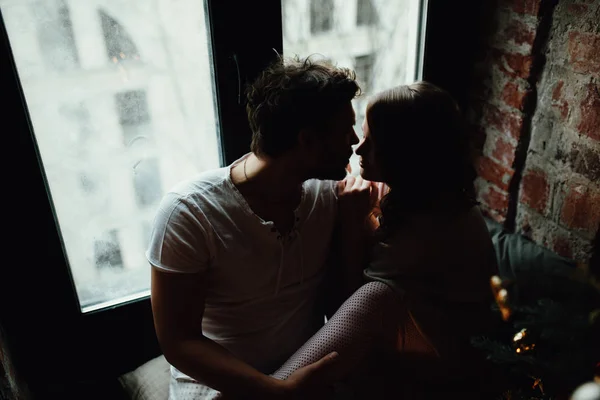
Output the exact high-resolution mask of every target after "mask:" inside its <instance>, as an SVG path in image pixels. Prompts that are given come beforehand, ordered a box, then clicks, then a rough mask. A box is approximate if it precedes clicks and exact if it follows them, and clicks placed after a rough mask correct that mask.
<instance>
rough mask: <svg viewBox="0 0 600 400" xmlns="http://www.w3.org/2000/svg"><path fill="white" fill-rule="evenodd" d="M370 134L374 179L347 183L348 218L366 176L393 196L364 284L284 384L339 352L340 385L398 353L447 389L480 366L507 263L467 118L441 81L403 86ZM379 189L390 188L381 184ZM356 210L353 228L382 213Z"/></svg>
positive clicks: (366, 128) (385, 102) (334, 375)
mask: <svg viewBox="0 0 600 400" xmlns="http://www.w3.org/2000/svg"><path fill="white" fill-rule="evenodd" d="M363 132H364V138H363V139H362V142H361V143H360V145H359V146H358V148H357V150H356V153H357V155H359V156H360V157H361V160H360V165H361V176H362V178H361V177H358V178H356V179H353V178H348V179H347V180H346V181H345V182H344V183H343V184H342V185H341V188H340V189H341V193H340V201H341V202H342V206H341V209H342V213H344V208H343V195H344V193H347V192H352V191H353V190H355V189H356V188H357V187H360V186H362V185H364V184H365V183H364V181H363V179H364V180H368V181H371V182H381V183H384V184H385V185H386V186H387V188H388V190H387V194H385V196H384V197H383V198H382V200H381V203H380V213H377V214H378V215H377V218H376V220H375V226H376V229H375V230H374V232H372V235H371V240H372V247H371V260H370V263H369V264H368V266H367V268H366V269H364V276H363V282H362V283H363V285H362V286H361V287H360V288H359V289H358V290H356V292H354V294H353V295H352V296H351V297H350V298H349V299H348V300H347V301H346V302H345V303H344V304H343V305H342V306H341V307H340V309H339V310H338V311H337V312H336V314H335V315H334V316H333V317H332V318H331V320H330V321H328V323H327V324H326V325H325V326H324V327H323V328H322V329H321V330H320V331H319V332H318V333H317V334H315V335H314V336H313V337H312V338H311V339H310V340H309V341H308V342H307V343H306V344H305V345H304V346H303V347H302V348H301V349H299V350H298V351H297V352H296V353H295V354H294V356H292V357H291V358H290V359H289V360H288V362H286V364H285V365H284V366H283V367H282V368H281V369H280V370H278V371H277V372H276V373H275V374H274V376H275V377H277V378H280V379H285V378H287V377H288V376H289V375H290V374H291V373H292V372H293V371H295V370H296V369H298V368H300V367H302V366H305V365H308V364H310V363H311V362H314V361H316V360H319V359H320V358H321V357H323V356H325V355H326V354H328V353H330V352H331V351H336V352H337V353H338V354H339V355H338V360H337V361H336V362H335V363H334V364H332V367H331V371H329V372H328V373H329V374H330V375H329V378H330V379H340V378H342V377H345V376H347V375H348V374H349V373H351V372H355V371H356V370H357V368H358V367H359V366H360V365H362V364H364V363H363V361H364V360H365V357H366V356H368V355H370V354H373V350H377V349H383V350H385V351H386V353H387V354H395V355H396V356H397V357H395V358H396V361H397V363H396V365H400V364H401V363H402V360H409V359H410V360H412V361H411V362H410V365H411V366H412V367H413V369H414V367H415V366H416V365H417V364H415V362H419V363H420V364H421V365H423V366H424V368H426V371H427V372H426V373H427V374H428V375H429V376H430V377H431V378H433V377H434V376H435V379H436V380H438V379H440V378H442V377H449V376H450V375H452V376H453V377H454V376H456V375H463V376H467V375H469V374H471V373H472V372H473V371H474V370H476V369H477V367H476V363H475V362H474V361H473V360H474V359H473V351H472V347H471V345H470V342H469V340H470V337H472V336H474V335H476V334H478V332H480V331H482V330H484V329H485V328H486V325H487V324H486V321H487V318H488V316H489V315H490V312H489V307H490V304H491V302H492V301H493V300H492V298H491V291H490V287H489V280H490V277H491V276H492V275H494V274H496V271H497V266H496V261H495V255H494V250H493V247H492V243H491V239H490V237H489V233H488V231H487V228H486V225H485V222H484V220H483V218H482V215H481V214H480V211H479V209H478V207H477V202H476V201H475V195H474V188H473V181H474V179H475V177H476V174H475V171H474V168H473V166H472V163H471V159H470V155H469V146H468V138H467V136H466V132H465V129H464V127H463V123H462V119H461V114H460V111H459V109H458V107H457V105H456V103H455V102H454V100H453V99H452V97H451V96H450V95H449V94H448V93H446V92H445V91H443V90H441V89H439V88H438V87H436V86H434V85H432V84H430V83H427V82H417V83H414V84H411V85H407V86H398V87H395V88H392V89H389V90H386V91H384V92H382V93H379V94H377V95H375V96H374V97H373V98H371V99H370V101H369V103H368V106H367V110H366V117H365V121H364V123H363ZM376 188H379V189H381V185H375V184H372V190H375V189H376ZM345 212H346V214H344V215H342V218H345V219H346V223H347V224H351V223H352V222H353V221H354V222H356V221H360V223H361V224H362V221H364V220H365V218H368V217H369V216H370V215H372V213H371V214H370V215H366V214H367V212H366V210H364V211H362V212H357V210H351V211H348V210H345ZM348 221H350V222H348ZM355 230H356V229H355ZM345 231H346V232H350V231H351V230H350V229H349V228H348V227H346V229H345ZM352 236H355V237H354V238H353V239H352V240H354V241H356V240H363V243H364V238H359V237H358V236H357V235H352ZM345 248H346V249H348V250H350V249H359V248H360V245H359V244H358V243H345ZM363 268H364V265H363V266H361V267H360V270H361V272H362V269H363ZM349 272H350V274H352V273H353V271H349ZM346 281H350V282H351V281H352V276H351V277H350V279H349V280H346ZM365 282H366V283H365ZM359 285H360V283H359ZM356 287H357V286H355V288H356ZM423 371H425V370H423ZM434 371H437V373H435V372H434ZM449 371H452V373H449ZM455 372H458V374H456V373H455ZM355 375H357V374H355Z"/></svg>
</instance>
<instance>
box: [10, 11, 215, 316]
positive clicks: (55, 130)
mask: <svg viewBox="0 0 600 400" xmlns="http://www.w3.org/2000/svg"><path fill="white" fill-rule="evenodd" d="M4 3H6V5H3V6H2V16H3V18H4V20H5V23H6V26H7V31H8V35H9V40H10V43H11V47H12V49H13V55H14V59H15V64H16V67H17V72H18V74H19V76H20V79H21V84H22V87H23V92H24V94H25V101H26V103H27V106H28V108H29V114H30V118H31V122H32V125H33V133H34V135H35V139H36V141H37V143H38V146H39V151H40V156H41V162H42V165H43V168H44V170H45V172H46V176H47V180H48V190H49V192H50V194H51V196H52V200H53V206H54V209H55V212H56V218H57V221H58V224H59V226H60V233H61V238H62V241H63V243H64V247H65V252H66V255H67V257H68V262H69V266H70V268H71V272H72V275H73V279H74V282H75V287H76V289H77V294H78V296H79V303H80V305H81V307H82V309H83V310H84V311H89V310H93V309H98V308H99V307H102V302H109V301H110V302H114V301H118V297H119V296H130V295H139V296H144V295H147V291H148V288H149V278H150V269H149V267H148V264H147V261H146V260H145V256H144V252H145V249H144V247H143V244H145V243H147V241H146V240H144V239H145V236H142V235H145V232H142V230H141V229H139V227H140V226H141V225H142V224H143V223H149V222H150V221H151V220H152V218H153V216H154V213H155V209H156V206H157V205H158V202H159V201H160V199H161V197H162V195H163V194H164V190H165V189H166V188H168V187H170V186H172V185H174V184H175V183H176V182H178V181H180V180H182V179H184V178H186V177H190V176H192V175H194V174H196V173H198V172H201V171H204V170H206V169H210V168H216V167H218V166H219V165H220V164H219V163H220V161H219V160H220V153H221V150H220V148H219V144H218V136H217V130H216V127H217V125H216V123H215V109H214V104H215V98H214V95H213V86H212V85H211V84H210V82H211V73H212V72H211V59H210V57H209V50H208V36H207V30H206V27H205V16H204V8H203V6H202V4H200V5H198V4H197V3H198V2H196V1H194V0H184V1H180V2H177V5H175V3H167V4H165V5H160V6H159V4H158V3H151V4H150V3H147V2H145V1H144V0H130V1H117V2H113V1H94V2H86V1H81V2H80V1H66V0H37V1H34V2H31V1H28V2H23V3H21V2H14V1H5V2H3V3H0V4H4ZM99 6H101V8H98V7H99ZM161 15H162V16H164V18H159V16H161ZM173 21H177V22H176V23H173ZM190 38H193V40H190ZM76 44H77V46H76ZM130 61H131V62H130ZM40 67H42V68H40ZM47 69H51V70H52V71H53V74H52V75H48V74H46V73H45V71H46V70H47ZM107 232H108V233H107ZM99 293H103V295H102V296H100V295H98V294H99Z"/></svg>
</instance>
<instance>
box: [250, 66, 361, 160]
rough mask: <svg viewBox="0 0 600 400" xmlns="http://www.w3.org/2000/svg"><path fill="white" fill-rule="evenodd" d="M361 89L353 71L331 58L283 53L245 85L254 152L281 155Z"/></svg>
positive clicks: (318, 126)
mask: <svg viewBox="0 0 600 400" xmlns="http://www.w3.org/2000/svg"><path fill="white" fill-rule="evenodd" d="M359 94H360V87H359V86H358V83H357V82H356V76H355V74H354V72H352V71H351V70H349V69H346V68H338V67H335V66H333V65H331V64H329V63H328V62H327V61H312V60H311V59H310V58H306V59H303V60H301V59H299V58H297V57H296V58H291V59H283V58H280V59H278V60H277V61H275V62H274V63H273V64H272V65H270V66H269V67H268V68H267V69H265V70H264V71H263V72H262V73H261V75H260V76H259V77H258V78H257V79H256V80H255V81H254V82H253V83H252V84H251V85H249V86H248V87H247V89H246V100H247V103H246V112H247V114H248V122H249V123H250V128H251V129H252V133H253V135H252V146H251V149H252V152H254V153H255V154H257V155H259V156H260V155H266V156H270V157H277V156H279V155H281V154H283V153H285V152H286V151H288V150H289V149H291V148H293V147H294V146H295V145H296V143H297V142H298V132H299V131H300V130H301V129H304V128H315V129H319V128H320V127H322V126H323V125H324V123H325V122H326V121H327V120H328V119H329V118H330V116H331V115H332V114H334V113H335V112H337V111H338V110H339V109H340V108H341V107H342V106H344V105H345V104H347V103H348V102H349V101H351V100H352V99H353V98H354V97H355V96H357V95H359Z"/></svg>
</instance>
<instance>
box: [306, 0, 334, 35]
mask: <svg viewBox="0 0 600 400" xmlns="http://www.w3.org/2000/svg"><path fill="white" fill-rule="evenodd" d="M332 27H333V0H311V2H310V32H311V33H312V34H317V33H321V32H327V31H330V30H331V29H332Z"/></svg>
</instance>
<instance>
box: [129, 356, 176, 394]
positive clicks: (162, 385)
mask: <svg viewBox="0 0 600 400" xmlns="http://www.w3.org/2000/svg"><path fill="white" fill-rule="evenodd" d="M170 368H171V365H170V364H169V363H168V362H167V360H166V359H165V357H164V356H163V355H161V356H158V357H156V358H154V359H152V360H150V361H148V362H147V363H145V364H143V365H142V366H140V367H138V368H136V369H135V370H133V371H131V372H127V373H126V374H123V375H121V376H120V377H119V382H120V383H121V386H123V389H125V392H127V395H128V396H129V398H130V399H132V400H167V399H168V397H169V382H170V380H171V371H170Z"/></svg>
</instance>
